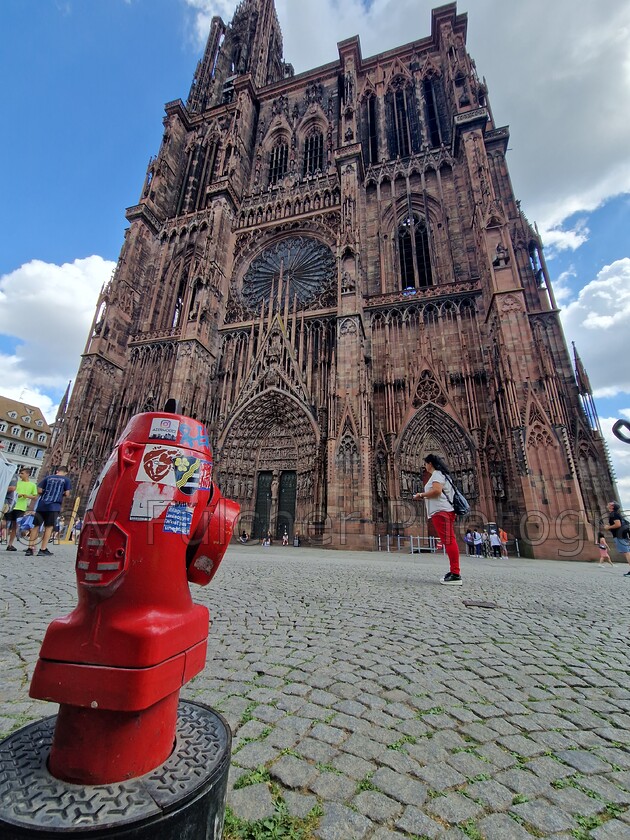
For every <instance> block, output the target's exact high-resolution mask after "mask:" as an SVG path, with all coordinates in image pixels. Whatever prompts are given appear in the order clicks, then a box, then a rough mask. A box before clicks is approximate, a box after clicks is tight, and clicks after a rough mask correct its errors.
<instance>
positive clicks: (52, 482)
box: [26, 467, 71, 557]
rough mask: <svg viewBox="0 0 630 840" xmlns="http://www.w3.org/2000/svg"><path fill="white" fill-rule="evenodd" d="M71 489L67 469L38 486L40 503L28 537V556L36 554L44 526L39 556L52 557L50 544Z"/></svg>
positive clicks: (58, 470)
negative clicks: (36, 547)
mask: <svg viewBox="0 0 630 840" xmlns="http://www.w3.org/2000/svg"><path fill="white" fill-rule="evenodd" d="M70 488H71V485H70V479H69V478H68V470H67V469H66V468H65V467H59V468H58V469H57V471H56V472H55V474H54V475H47V476H46V478H45V479H43V481H40V482H39V484H38V485H37V492H38V493H39V501H38V503H37V508H36V510H35V525H34V526H33V527H32V528H31V532H30V534H29V537H28V542H29V546H28V548H27V549H26V554H27V555H28V556H32V555H33V554H34V553H35V544H36V542H37V537H38V536H39V530H40V528H41V527H42V525H43V526H44V534H43V536H42V542H41V545H40V547H39V551H38V552H37V556H38V557H52V551H49V550H48V542H49V540H50V536H51V534H52V531H53V528H54V526H55V522H56V521H57V517H58V516H59V511H60V510H61V503H62V502H63V500H64V498H65V497H66V496H69V495H70Z"/></svg>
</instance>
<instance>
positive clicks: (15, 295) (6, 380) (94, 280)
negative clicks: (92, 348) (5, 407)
mask: <svg viewBox="0 0 630 840" xmlns="http://www.w3.org/2000/svg"><path fill="white" fill-rule="evenodd" d="M114 267H115V263H113V262H111V261H107V260H104V259H102V257H98V256H92V257H87V258H85V259H78V260H75V261H74V262H73V263H64V264H63V265H54V264H51V263H45V262H42V261H41V260H32V261H31V262H29V263H26V264H24V265H22V266H20V268H18V269H16V270H15V271H12V272H11V273H10V274H4V275H3V276H2V277H0V334H1V335H4V336H11V337H12V338H14V339H15V340H16V347H15V350H14V352H13V353H11V354H8V353H0V368H1V369H2V372H3V382H2V393H3V394H4V395H5V396H7V397H13V398H14V399H22V400H24V401H25V402H27V403H31V404H33V405H37V406H39V407H40V408H41V409H42V411H43V412H44V414H45V415H46V418H47V419H48V420H51V419H54V411H55V408H56V407H55V406H54V405H53V401H52V400H51V398H50V397H49V396H46V392H50V391H53V392H54V391H55V390H60V389H61V390H62V389H64V388H65V386H66V385H67V383H68V380H70V379H72V378H74V376H75V374H76V370H77V364H78V360H79V356H80V354H81V353H82V352H83V349H84V347H85V341H86V337H87V333H88V330H89V328H90V325H91V323H92V318H93V317H94V308H95V306H96V300H97V297H98V293H99V291H100V289H101V287H102V286H103V284H104V283H105V282H107V280H108V279H109V278H110V276H111V273H112V271H113V270H114Z"/></svg>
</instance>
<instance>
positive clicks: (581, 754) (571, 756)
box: [556, 750, 612, 776]
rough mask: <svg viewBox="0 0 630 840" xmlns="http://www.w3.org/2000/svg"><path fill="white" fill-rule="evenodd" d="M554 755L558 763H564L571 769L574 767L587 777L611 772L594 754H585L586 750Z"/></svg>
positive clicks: (605, 763)
mask: <svg viewBox="0 0 630 840" xmlns="http://www.w3.org/2000/svg"><path fill="white" fill-rule="evenodd" d="M556 755H557V756H558V758H559V759H560V761H564V762H566V763H567V764H568V765H570V766H571V767H575V769H576V770H577V771H578V772H580V773H584V774H585V775H587V776H588V775H591V774H593V775H594V774H596V773H607V772H608V771H609V770H612V767H611V766H610V764H608V762H606V761H602V760H601V758H598V756H596V755H595V754H594V753H590V752H587V751H586V750H561V751H560V752H557V753H556Z"/></svg>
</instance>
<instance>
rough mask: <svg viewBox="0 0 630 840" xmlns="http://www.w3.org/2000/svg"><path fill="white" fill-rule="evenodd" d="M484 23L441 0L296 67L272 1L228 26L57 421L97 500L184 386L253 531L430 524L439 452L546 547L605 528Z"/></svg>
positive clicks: (578, 542)
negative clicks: (480, 34)
mask: <svg viewBox="0 0 630 840" xmlns="http://www.w3.org/2000/svg"><path fill="white" fill-rule="evenodd" d="M466 25H467V18H466V15H465V14H458V13H457V9H456V5H455V4H449V5H446V6H442V7H440V8H438V9H435V10H434V11H433V13H432V21H431V33H430V35H429V36H427V37H424V38H420V39H419V40H416V41H413V42H411V43H409V44H406V45H404V46H401V47H398V48H396V49H392V50H389V51H387V52H383V53H381V54H379V55H378V56H375V57H372V58H364V57H363V56H362V54H361V48H360V44H359V40H358V38H350V39H348V40H346V41H343V42H341V43H339V44H338V59H337V60H335V61H333V62H331V63H330V64H326V65H324V66H322V67H318V68H315V69H313V70H311V71H308V72H304V73H300V74H299V75H295V74H294V72H293V68H292V67H291V65H290V64H287V63H286V62H285V61H284V58H283V49H282V34H281V31H280V26H279V23H278V18H277V15H276V10H275V7H274V2H273V0H242V2H241V3H240V4H239V6H238V8H237V9H236V12H235V14H234V18H233V20H232V22H231V23H230V24H229V25H226V24H225V23H224V22H223V21H222V20H221V19H220V18H218V17H215V18H214V19H213V21H212V25H211V30H210V35H209V38H208V43H207V47H206V50H205V53H204V56H203V59H202V60H201V61H200V63H199V65H198V67H197V71H196V73H195V76H194V80H193V83H192V87H191V90H190V94H189V96H188V99H187V102H186V103H185V104H184V102H183V101H181V100H176V101H173V102H169V103H167V105H166V107H165V111H166V116H165V118H164V134H163V138H162V143H161V146H160V149H159V151H158V153H157V156H156V157H155V158H154V159H152V160H151V161H150V163H149V167H148V170H147V174H146V178H145V182H144V185H143V188H142V194H141V196H140V199H139V202H138V204H137V205H135V206H134V207H130V208H128V210H127V219H128V220H129V228H128V229H127V231H126V235H125V240H124V243H123V246H122V250H121V253H120V258H119V260H118V263H117V267H116V269H115V271H114V274H113V276H112V278H111V280H110V282H109V283H108V284H107V285H106V287H105V288H104V289H103V290H102V293H101V295H100V299H99V301H98V306H97V310H96V313H95V317H94V322H93V325H92V329H91V333H90V336H89V338H88V342H87V345H86V349H85V353H84V355H83V357H82V361H81V366H80V369H79V372H78V375H77V378H76V382H75V385H74V389H73V393H72V396H71V398H70V400H69V402H64V403H63V405H62V407H61V409H60V413H59V416H58V419H57V423H56V428H55V438H54V442H53V447H52V455H51V458H50V462H51V463H55V464H59V463H64V464H67V466H68V468H69V469H70V472H71V474H72V475H73V477H74V486H75V487H76V488H77V492H78V493H79V495H80V496H81V498H82V499H83V500H85V499H87V497H88V493H89V489H90V487H91V485H92V484H93V482H94V480H95V478H96V476H97V475H98V472H99V470H100V468H101V466H102V464H103V463H104V461H105V460H106V459H107V457H108V455H109V453H110V451H111V449H112V447H113V445H114V443H115V441H116V440H117V438H118V436H119V435H120V433H121V431H122V429H123V428H124V426H125V424H126V423H127V421H128V420H129V418H130V417H131V416H133V415H134V414H136V413H137V412H139V411H143V410H161V409H162V408H163V407H164V405H165V403H166V400H167V399H168V398H169V397H175V398H177V399H178V400H179V401H180V403H181V410H182V413H183V414H186V415H189V416H192V417H195V418H197V419H198V420H200V421H202V422H203V423H205V424H206V426H207V429H208V432H209V435H210V440H211V443H212V446H213V451H214V457H215V480H216V481H217V483H218V484H219V486H220V487H221V489H222V492H223V493H224V495H227V496H228V497H231V498H234V499H236V500H237V501H238V502H239V503H240V505H241V508H242V514H241V521H240V525H239V530H246V531H248V532H251V533H252V534H253V535H254V536H258V535H261V534H262V533H264V532H266V531H267V530H271V532H272V533H273V534H276V535H281V534H283V533H284V531H285V529H286V530H287V532H288V533H289V535H290V536H293V535H294V534H297V533H299V534H300V536H301V537H302V539H303V540H306V541H310V542H312V543H315V544H319V545H324V546H331V547H339V548H343V547H348V548H366V549H370V548H373V547H375V544H376V540H377V537H378V535H384V534H405V533H406V534H413V535H416V534H419V535H422V534H426V533H427V527H428V526H427V522H426V518H425V514H424V510H423V506H422V505H421V504H418V503H415V502H413V501H412V500H411V495H412V493H413V492H415V491H416V490H417V489H418V487H419V486H420V484H421V483H422V482H423V467H422V462H423V456H424V455H425V454H426V453H428V452H433V453H436V454H439V455H441V456H442V457H444V458H445V459H446V461H447V462H448V464H449V465H450V467H451V470H452V474H453V476H454V478H455V480H456V482H458V483H459V485H460V487H461V489H462V490H463V492H464V494H465V495H466V496H467V498H468V499H469V501H470V503H471V506H472V508H473V515H472V518H471V522H473V523H477V524H478V525H482V524H483V523H484V522H496V523H499V524H500V525H501V526H502V527H503V528H505V530H506V531H507V532H508V533H509V534H510V535H511V536H515V537H517V538H518V539H519V541H520V545H521V550H522V551H523V550H524V551H525V552H528V553H530V554H532V555H533V556H541V557H570V556H578V553H577V549H578V548H579V547H580V546H582V543H583V541H584V544H585V545H587V544H588V542H589V541H590V542H591V543H592V537H593V527H596V524H597V521H598V518H599V516H600V514H601V512H602V511H603V510H605V505H606V502H607V501H608V500H609V498H611V497H612V495H613V494H614V481H613V479H612V477H611V473H610V468H609V464H608V459H607V454H606V451H605V446H604V443H603V439H602V436H601V430H600V429H599V426H598V422H597V416H596V414H595V413H594V409H593V404H592V399H591V397H590V389H589V387H588V381H587V380H586V377H585V375H584V373H583V371H582V370H581V366H580V365H579V359H578V358H577V356H576V357H575V361H576V363H577V364H578V368H577V375H576V371H575V370H574V368H573V365H572V359H571V357H570V355H569V352H568V350H567V347H566V343H565V339H564V335H563V332H562V328H561V325H560V320H559V315H558V309H557V306H556V304H555V301H554V297H553V291H552V288H551V284H550V281H549V276H548V272H547V267H546V265H545V261H544V257H543V253H542V245H541V242H540V239H539V237H538V235H537V233H536V231H535V230H533V229H532V227H531V226H530V224H529V223H528V221H527V220H526V218H525V217H524V215H523V213H522V212H521V210H520V208H519V204H518V202H517V201H516V199H515V196H514V193H513V190H512V187H511V183H510V178H509V173H508V168H507V164H506V158H505V153H506V148H507V144H508V136H509V133H508V129H507V128H506V127H501V126H497V125H495V123H494V120H493V116H492V112H491V110H490V107H489V103H488V95H487V90H486V87H485V85H484V83H482V82H481V81H480V79H479V78H478V76H477V73H476V69H475V64H474V62H473V61H472V59H471V57H470V56H469V54H468V52H467V49H466Z"/></svg>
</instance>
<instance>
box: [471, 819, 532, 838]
mask: <svg viewBox="0 0 630 840" xmlns="http://www.w3.org/2000/svg"><path fill="white" fill-rule="evenodd" d="M477 828H478V829H479V831H480V832H481V834H482V836H483V838H484V840H532V838H533V836H534V835H532V834H530V833H529V831H526V829H525V828H523V826H521V825H519V824H518V823H517V822H516V820H513V819H512V818H511V817H509V816H508V815H507V814H490V816H488V817H484V818H483V819H482V820H479V822H478V823H477Z"/></svg>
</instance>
